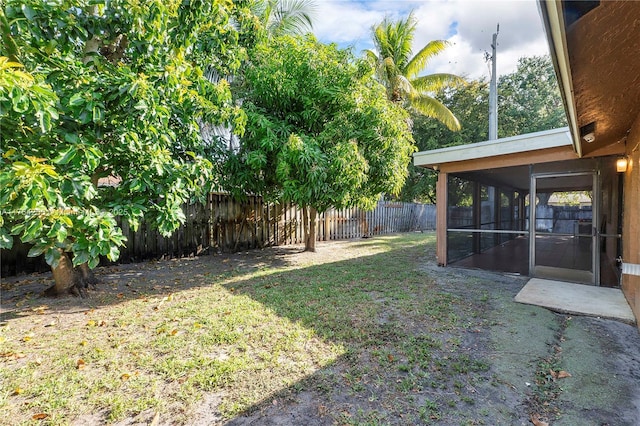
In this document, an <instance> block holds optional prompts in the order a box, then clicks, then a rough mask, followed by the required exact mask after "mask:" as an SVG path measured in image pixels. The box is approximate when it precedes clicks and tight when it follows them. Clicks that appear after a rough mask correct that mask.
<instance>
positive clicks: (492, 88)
mask: <svg viewBox="0 0 640 426" xmlns="http://www.w3.org/2000/svg"><path fill="white" fill-rule="evenodd" d="M499 31H500V24H498V25H497V26H496V32H495V33H493V41H492V43H491V83H490V84H489V140H490V141H491V140H494V139H498V83H497V81H496V48H497V47H498V32H499Z"/></svg>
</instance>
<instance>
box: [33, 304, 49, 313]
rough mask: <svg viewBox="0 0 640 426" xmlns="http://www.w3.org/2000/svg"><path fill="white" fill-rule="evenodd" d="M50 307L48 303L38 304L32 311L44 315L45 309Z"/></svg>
mask: <svg viewBox="0 0 640 426" xmlns="http://www.w3.org/2000/svg"><path fill="white" fill-rule="evenodd" d="M47 309H49V307H48V306H47V305H42V306H38V307H37V308H33V309H32V311H33V312H35V313H36V314H38V315H44V311H46V310H47Z"/></svg>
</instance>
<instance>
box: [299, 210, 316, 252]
mask: <svg viewBox="0 0 640 426" xmlns="http://www.w3.org/2000/svg"><path fill="white" fill-rule="evenodd" d="M317 213H318V212H317V211H316V209H314V208H313V207H311V206H305V207H303V208H302V221H303V222H304V251H311V252H315V251H316V216H317Z"/></svg>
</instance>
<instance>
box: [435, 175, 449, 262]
mask: <svg viewBox="0 0 640 426" xmlns="http://www.w3.org/2000/svg"><path fill="white" fill-rule="evenodd" d="M448 180H449V175H448V174H447V173H444V172H440V173H438V182H437V183H436V256H437V258H438V265H439V266H446V265H447V226H448V224H447V210H448V208H449V206H448V204H449V196H448V192H449V185H448Z"/></svg>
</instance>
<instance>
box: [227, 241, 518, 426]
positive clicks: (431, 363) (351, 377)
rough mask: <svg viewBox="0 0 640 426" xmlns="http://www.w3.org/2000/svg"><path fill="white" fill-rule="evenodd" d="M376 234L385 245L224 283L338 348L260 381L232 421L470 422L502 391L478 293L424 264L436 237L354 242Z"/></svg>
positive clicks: (256, 422) (288, 422) (483, 413)
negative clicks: (482, 328)
mask: <svg viewBox="0 0 640 426" xmlns="http://www.w3.org/2000/svg"><path fill="white" fill-rule="evenodd" d="M425 243H428V245H425ZM371 244H375V245H378V246H384V249H385V250H386V251H384V252H383V253H379V254H375V255H372V256H363V257H357V258H354V259H349V260H344V261H337V262H332V263H327V264H322V265H314V266H310V267H307V268H302V269H297V270H287V271H282V272H276V273H273V274H269V275H265V276H262V277H256V278H253V279H251V280H247V281H240V282H234V283H233V284H228V285H226V288H227V289H228V290H229V291H233V292H234V294H241V295H245V296H249V297H250V298H251V299H253V300H255V301H258V302H260V303H261V304H262V305H264V306H266V307H268V308H269V309H270V310H272V311H273V312H274V313H275V314H276V315H277V316H278V317H280V318H286V319H288V320H289V321H290V322H293V323H297V324H301V325H302V326H303V327H305V328H307V329H310V330H312V331H313V333H314V335H315V336H317V337H318V338H320V339H321V340H322V341H324V342H330V343H331V344H334V345H337V346H338V347H340V348H341V349H342V350H341V353H340V355H339V356H338V357H336V358H335V359H334V360H333V361H332V362H331V363H329V364H327V365H324V366H321V367H320V368H318V369H317V370H316V371H315V372H313V373H312V374H310V375H307V376H305V377H302V378H300V379H298V380H297V381H295V382H294V383H287V379H286V378H284V379H283V380H282V385H281V386H278V387H276V388H273V389H271V390H268V389H264V397H263V398H261V400H260V401H258V402H256V403H254V404H252V405H251V406H250V407H248V408H246V409H244V410H241V411H240V412H238V413H237V415H236V417H235V418H233V419H231V420H230V421H229V422H228V423H227V424H228V425H245V424H255V425H258V424H260V425H269V424H271V425H289V424H300V425H302V424H304V425H324V424H336V423H337V424H372V425H373V424H430V423H432V422H434V421H437V420H439V419H441V418H443V416H446V419H447V422H453V423H451V424H465V423H464V422H465V421H469V422H473V421H475V420H477V419H482V418H483V416H484V417H486V416H487V415H488V412H486V413H485V412H484V411H483V410H485V409H486V408H485V407H484V406H483V405H482V404H478V405H476V402H479V401H481V400H482V398H484V397H485V396H486V395H487V394H488V393H490V392H493V393H494V394H496V393H497V392H496V391H495V389H491V387H493V386H496V385H497V382H496V381H495V380H494V378H493V377H492V375H491V374H490V373H489V369H490V365H489V360H487V359H485V358H482V357H478V356H477V354H478V353H480V354H481V355H484V354H486V352H485V351H484V349H485V348H480V350H478V349H479V348H478V346H483V345H486V344H487V342H486V336H484V335H483V334H482V333H480V332H479V330H478V329H477V328H474V327H475V326H477V325H478V324H479V323H480V322H482V321H483V320H484V319H483V318H481V317H479V316H481V314H480V311H482V309H483V308H482V307H481V306H480V300H479V299H478V300H471V301H469V300H463V299H462V298H460V297H457V296H455V295H453V294H451V293H447V292H443V291H441V289H439V288H438V287H437V286H436V285H435V283H434V280H433V279H432V277H431V276H430V274H429V273H427V272H425V271H424V269H422V268H421V265H422V264H423V263H424V262H425V259H426V258H432V257H433V256H432V255H433V245H432V244H433V239H428V240H425V239H424V238H421V237H414V238H409V239H407V238H406V237H404V238H397V239H388V240H377V241H374V242H372V243H369V242H362V243H356V244H353V245H352V246H351V247H352V248H353V249H356V248H357V247H358V246H362V247H368V248H370V247H371ZM478 297H481V295H480V292H478ZM284 362H285V361H283V363H284ZM277 374H278V366H275V367H274V370H273V375H274V376H277ZM276 381H277V379H276V380H274V382H276ZM479 398H480V400H479ZM505 411H506V412H507V413H508V412H509V411H512V410H511V407H509V409H506V406H505ZM226 414H229V413H226ZM515 418H516V417H513V416H511V415H510V414H506V418H505V419H503V420H505V421H507V422H510V421H513V420H515ZM492 420H493V419H492ZM492 420H489V423H491V422H492ZM469 424H472V423H469Z"/></svg>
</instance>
